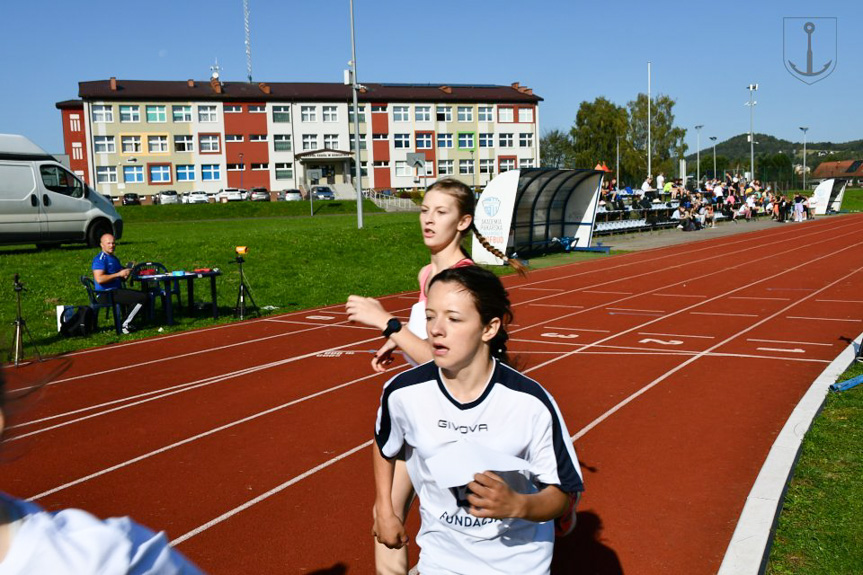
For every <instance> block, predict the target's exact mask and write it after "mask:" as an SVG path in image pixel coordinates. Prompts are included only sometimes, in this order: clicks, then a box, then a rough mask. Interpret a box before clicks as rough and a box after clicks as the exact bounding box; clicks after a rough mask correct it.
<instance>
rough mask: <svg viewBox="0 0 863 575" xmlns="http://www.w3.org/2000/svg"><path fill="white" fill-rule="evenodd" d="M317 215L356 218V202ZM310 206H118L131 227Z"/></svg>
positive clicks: (303, 211)
mask: <svg viewBox="0 0 863 575" xmlns="http://www.w3.org/2000/svg"><path fill="white" fill-rule="evenodd" d="M313 204H314V210H315V215H316V216H317V215H332V214H355V213H356V211H357V203H356V201H344V200H336V201H316V202H313ZM311 210H312V207H311V206H309V202H305V201H304V202H229V203H227V204H188V205H185V204H170V205H166V206H117V211H118V212H120V215H121V216H123V221H124V222H125V223H126V224H127V225H128V224H133V223H137V222H177V221H189V220H215V219H235V218H262V217H271V218H278V217H295V216H310V215H311ZM381 211H382V210H381V209H380V208H378V207H377V206H376V205H375V204H373V203H372V202H370V201H369V200H365V201H363V213H364V214H366V213H376V212H381Z"/></svg>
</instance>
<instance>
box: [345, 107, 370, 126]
mask: <svg viewBox="0 0 863 575" xmlns="http://www.w3.org/2000/svg"><path fill="white" fill-rule="evenodd" d="M365 121H366V107H365V105H362V106H360V122H365ZM348 122H350V123H351V124H353V123H354V107H353V106H348Z"/></svg>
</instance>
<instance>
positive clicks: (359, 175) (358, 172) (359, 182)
mask: <svg viewBox="0 0 863 575" xmlns="http://www.w3.org/2000/svg"><path fill="white" fill-rule="evenodd" d="M350 3H351V88H352V91H353V94H354V144H355V145H356V147H355V148H354V162H355V163H356V165H355V166H354V168H355V169H354V179H355V181H354V186H355V187H356V190H357V229H360V230H361V229H363V169H362V166H361V165H360V108H359V104H358V99H359V98H358V96H357V92H359V89H360V84H359V81H358V80H357V43H356V39H355V37H354V0H350Z"/></svg>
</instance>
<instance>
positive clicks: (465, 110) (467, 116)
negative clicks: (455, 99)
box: [458, 106, 473, 122]
mask: <svg viewBox="0 0 863 575" xmlns="http://www.w3.org/2000/svg"><path fill="white" fill-rule="evenodd" d="M458 121H459V122H473V108H472V107H470V106H459V107H458Z"/></svg>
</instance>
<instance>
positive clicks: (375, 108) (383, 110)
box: [372, 104, 387, 114]
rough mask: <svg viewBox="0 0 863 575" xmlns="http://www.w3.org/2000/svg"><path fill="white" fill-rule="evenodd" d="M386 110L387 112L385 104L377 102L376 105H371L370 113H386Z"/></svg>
mask: <svg viewBox="0 0 863 575" xmlns="http://www.w3.org/2000/svg"><path fill="white" fill-rule="evenodd" d="M386 112H387V105H386V104H378V105H375V106H372V114H380V113H384V114H386Z"/></svg>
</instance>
